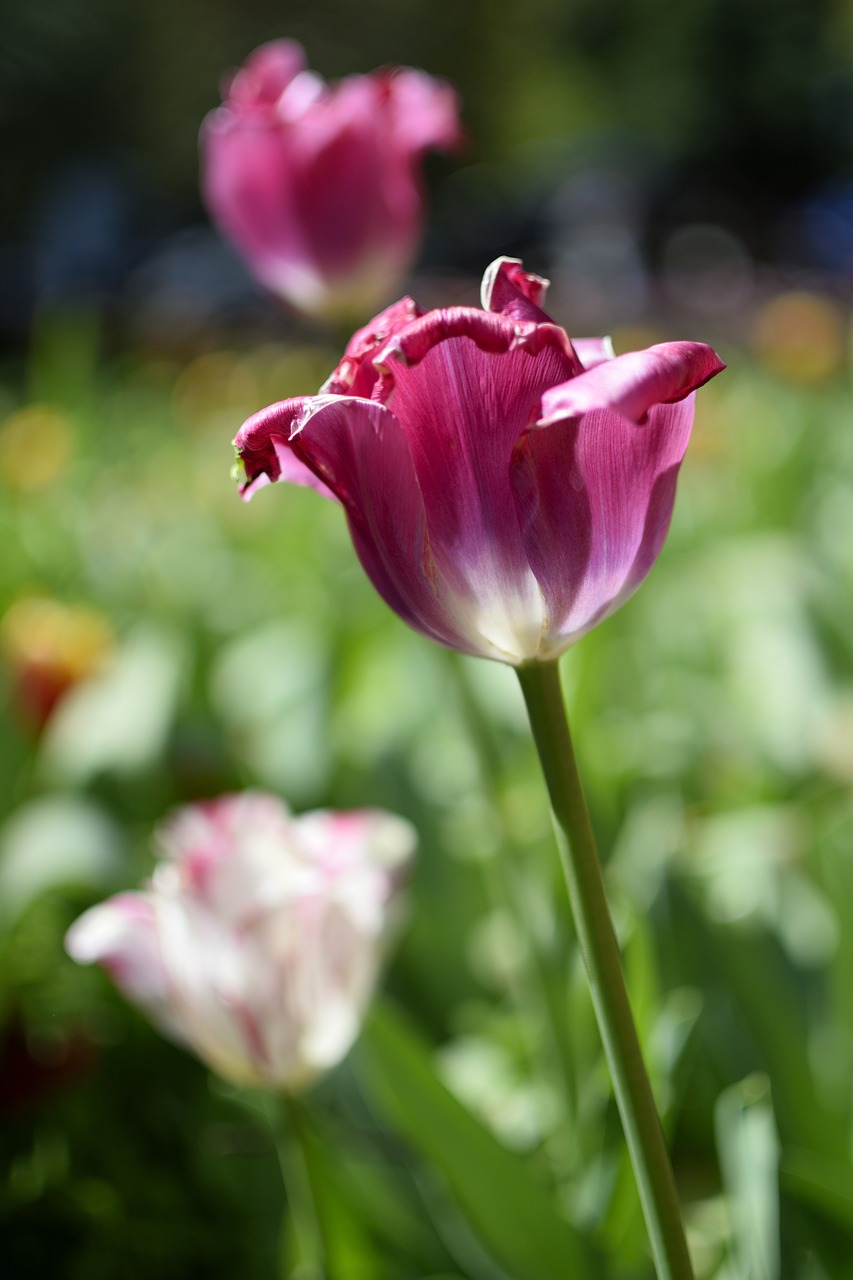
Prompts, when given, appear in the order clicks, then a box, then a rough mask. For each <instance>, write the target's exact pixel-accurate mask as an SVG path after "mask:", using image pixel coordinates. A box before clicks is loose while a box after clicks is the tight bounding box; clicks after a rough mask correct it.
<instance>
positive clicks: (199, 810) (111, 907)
mask: <svg viewBox="0 0 853 1280" xmlns="http://www.w3.org/2000/svg"><path fill="white" fill-rule="evenodd" d="M158 844H159V847H160V853H161V856H162V861H161V862H160V863H159V865H158V866H157V869H156V871H155V873H154V876H153V879H152V881H151V883H150V885H149V886H148V887H147V888H146V889H145V890H144V891H142V892H139V893H122V894H119V895H117V896H116V897H114V898H111V899H109V900H108V901H107V902H104V903H102V904H100V905H99V906H96V907H93V908H92V909H91V910H89V911H87V912H86V913H85V914H84V915H83V916H81V918H80V919H79V920H77V921H76V922H75V923H74V924H73V925H72V927H71V929H70V930H69V931H68V934H67V936H66V947H67V949H68V952H69V954H70V955H71V956H72V957H73V958H74V959H75V960H77V961H79V962H80V963H83V964H90V963H93V962H97V963H99V964H101V965H102V966H103V967H104V968H105V969H106V970H107V971H108V973H109V974H110V976H111V977H112V979H113V980H114V982H115V983H116V985H117V986H118V987H119V988H120V990H121V991H122V992H123V993H124V995H126V996H127V997H128V998H129V999H130V1000H132V1001H134V1002H135V1003H136V1004H137V1005H139V1007H140V1008H141V1009H142V1010H143V1011H144V1012H145V1013H146V1014H147V1015H148V1016H149V1017H150V1018H151V1020H152V1021H153V1022H154V1023H155V1024H156V1025H157V1026H158V1027H159V1028H160V1029H161V1030H163V1031H165V1032H166V1033H167V1034H168V1035H170V1036H172V1037H173V1038H174V1039H176V1040H179V1041H180V1042H182V1043H184V1044H186V1045H188V1046H190V1047H191V1048H192V1049H193V1050H195V1052H196V1053H197V1054H198V1055H199V1056H200V1057H201V1058H203V1059H204V1060H205V1061H206V1062H207V1063H208V1064H209V1065H210V1066H211V1067H213V1069H214V1070H215V1071H217V1072H218V1073H219V1074H220V1075H222V1076H224V1077H225V1078H226V1079H229V1080H232V1081H235V1082H237V1083H241V1084H265V1085H268V1086H272V1087H275V1088H280V1089H283V1090H286V1091H288V1092H291V1091H294V1090H298V1089H300V1088H303V1087H305V1086H306V1085H308V1084H310V1083H311V1081H312V1080H314V1079H315V1078H316V1077H317V1076H318V1075H320V1074H322V1073H323V1072H324V1071H326V1070H328V1069H329V1068H331V1067H333V1066H334V1065H335V1064H336V1063H337V1062H339V1061H340V1059H341V1058H342V1057H343V1056H344V1055H345V1054H346V1052H347V1050H348V1049H349V1047H350V1045H351V1044H352V1042H353V1041H354V1039H355V1037H356V1035H357V1034H358V1030H359V1025H360V1021H361V1017H362V1014H363V1012H364V1009H365V1007H366V1005H367V1002H368V1000H369V999H370V996H371V993H372V991H373V987H374V984H375V982H376V977H377V973H378V969H379V963H380V959H381V952H382V939H383V935H384V932H385V927H386V923H387V919H388V913H389V907H390V905H391V902H392V899H393V898H394V896H395V893H396V891H397V889H398V887H399V882H400V871H401V868H402V866H403V865H404V863H405V862H406V860H407V859H408V858H409V857H410V855H411V854H412V852H413V850H414V845H415V835H414V831H413V830H412V828H411V827H410V826H409V824H408V823H407V822H404V821H403V820H402V819H401V818H396V817H393V816H392V815H391V814H387V813H383V812H381V811H379V810H369V809H366V810H358V811H353V812H349V813H331V812H323V811H317V812H314V813H306V814H303V815H302V816H301V817H298V818H296V817H293V816H292V815H291V814H290V813H289V812H288V810H287V808H286V807H285V805H284V804H283V803H282V801H281V800H280V799H278V797H276V796H273V795H267V794H265V793H262V792H251V791H250V792H245V793H243V794H239V795H231V796H224V797H222V798H220V799H218V800H213V801H210V802H207V803H202V804H196V805H189V806H187V807H186V808H183V809H179V810H178V811H177V812H176V813H175V814H174V815H173V816H172V817H171V818H170V819H168V820H167V821H166V823H165V824H164V825H163V827H162V828H161V829H160V831H159V832H158Z"/></svg>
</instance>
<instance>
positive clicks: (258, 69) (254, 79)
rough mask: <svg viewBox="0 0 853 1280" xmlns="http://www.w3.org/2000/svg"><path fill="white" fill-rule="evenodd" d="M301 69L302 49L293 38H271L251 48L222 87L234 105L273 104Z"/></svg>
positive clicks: (302, 65)
mask: <svg viewBox="0 0 853 1280" xmlns="http://www.w3.org/2000/svg"><path fill="white" fill-rule="evenodd" d="M304 68H305V50H304V49H303V48H302V45H301V44H298V43H297V41H296V40H271V41H270V42H269V43H268V44H262V45H261V46H260V47H259V48H257V49H255V51H254V53H251V54H250V55H249V57H248V58H247V59H246V62H245V64H244V65H243V66H242V67H241V68H240V70H239V71H237V72H235V73H234V75H233V76H232V77H231V79H230V81H229V82H228V83H227V84H226V85H225V86H224V92H223V96H225V95H226V94H227V96H228V98H229V99H230V101H231V102H232V103H234V104H235V105H239V106H241V107H249V106H270V107H271V106H274V105H275V103H276V102H277V101H278V99H279V98H280V97H281V95H282V94H283V93H284V91H285V89H286V88H287V87H288V85H289V84H291V83H292V81H293V80H295V79H296V77H297V76H298V75H299V73H300V72H301V71H303V70H304Z"/></svg>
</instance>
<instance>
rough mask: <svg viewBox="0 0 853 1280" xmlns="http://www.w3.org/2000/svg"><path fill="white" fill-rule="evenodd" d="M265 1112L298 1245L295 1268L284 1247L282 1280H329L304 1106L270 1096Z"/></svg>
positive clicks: (291, 1225) (266, 1100) (290, 1221)
mask: <svg viewBox="0 0 853 1280" xmlns="http://www.w3.org/2000/svg"><path fill="white" fill-rule="evenodd" d="M265 1110H266V1114H267V1120H268V1123H269V1127H270V1132H271V1134H272V1137H273V1142H274V1143H275V1149H276V1154H277V1155H278V1163H279V1168H280V1169H281V1177H282V1181H283V1183H284V1190H285V1195H286V1197H287V1213H288V1217H289V1223H290V1228H291V1230H292V1232H293V1236H294V1239H295V1241H296V1253H297V1256H298V1263H297V1265H296V1267H295V1268H294V1267H293V1266H292V1265H291V1260H290V1259H291V1255H290V1250H289V1249H286V1248H285V1247H284V1243H283V1244H282V1249H281V1255H280V1256H281V1275H282V1280H326V1277H327V1275H328V1260H327V1252H328V1251H327V1249H326V1244H325V1240H324V1231H323V1217H322V1213H321V1211H320V1205H319V1199H318V1196H317V1189H316V1186H315V1183H314V1178H313V1176H312V1167H311V1159H310V1153H309V1150H308V1144H307V1135H306V1132H305V1119H304V1116H303V1114H302V1107H301V1103H300V1102H299V1101H298V1099H296V1098H292V1097H289V1096H288V1095H287V1094H281V1095H276V1096H275V1097H271V1096H267V1097H266V1098H265Z"/></svg>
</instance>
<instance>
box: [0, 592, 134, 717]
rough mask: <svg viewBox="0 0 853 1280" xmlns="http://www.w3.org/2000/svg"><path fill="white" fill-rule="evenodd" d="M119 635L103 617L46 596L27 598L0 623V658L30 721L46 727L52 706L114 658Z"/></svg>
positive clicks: (22, 708)
mask: <svg viewBox="0 0 853 1280" xmlns="http://www.w3.org/2000/svg"><path fill="white" fill-rule="evenodd" d="M114 642H115V637H114V636H113V632H112V629H111V627H110V625H109V623H108V622H107V619H106V618H104V617H103V616H102V615H101V614H99V613H97V612H96V611H95V610H94V609H89V608H87V607H86V606H85V605H65V604H62V603H61V602H60V601H59V600H51V599H50V598H49V597H45V596H24V597H22V598H21V599H20V600H16V601H15V602H14V604H12V605H10V607H9V609H8V610H7V611H6V613H5V614H4V615H3V618H2V620H0V657H2V659H3V660H4V663H5V665H6V666H7V667H8V669H9V672H10V675H11V677H12V688H13V691H14V695H15V699H16V701H17V703H18V705H19V707H20V709H21V712H22V713H23V716H24V718H25V719H26V720H27V722H28V723H29V724H30V725H31V726H32V727H33V728H34V729H35V730H37V731H41V730H42V729H44V727H45V725H46V724H47V722H48V720H49V719H50V717H51V715H52V714H53V711H54V708H55V707H56V706H57V704H58V703H59V702H61V701H62V699H63V698H64V697H65V695H66V693H68V691H69V690H70V689H72V688H73V687H74V686H75V685H77V684H79V683H80V682H81V681H83V680H86V679H88V678H89V677H91V676H94V675H96V674H97V673H98V672H99V671H100V670H102V668H103V667H104V666H105V665H106V663H107V661H108V659H109V658H110V656H111V654H112V651H113V646H114Z"/></svg>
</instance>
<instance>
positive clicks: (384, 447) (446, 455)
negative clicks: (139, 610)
mask: <svg viewBox="0 0 853 1280" xmlns="http://www.w3.org/2000/svg"><path fill="white" fill-rule="evenodd" d="M546 287H547V281H545V280H542V279H540V278H539V277H538V276H534V275H528V274H526V273H525V272H524V270H523V268H522V266H521V264H520V263H519V262H518V261H517V260H515V259H512V258H501V259H499V260H498V261H497V262H495V263H493V264H492V266H491V267H489V269H488V271H487V272H486V275H485V277H484V280H483V306H484V308H485V309H484V310H483V311H479V310H477V309H476V308H473V307H450V308H448V309H446V310H439V311H430V312H427V313H426V314H425V315H424V314H422V313H421V312H420V311H419V309H418V307H417V306H416V305H415V303H413V302H412V301H411V300H410V299H404V300H403V301H402V302H398V303H396V304H395V305H394V306H393V307H390V308H389V309H388V310H387V311H385V312H383V313H382V314H381V315H379V316H377V317H376V319H375V320H374V321H373V322H372V323H371V324H370V325H368V326H367V327H366V328H365V329H362V330H361V331H360V332H359V333H357V334H356V335H355V337H354V338H352V340H351V341H350V344H349V346H348V347H347V350H346V353H345V355H344V358H343V360H342V362H341V364H340V365H339V366H338V368H337V370H336V371H335V373H333V374H332V376H331V378H330V379H329V381H328V382H327V383H326V386H325V387H324V388H323V391H322V393H321V394H320V395H317V396H302V397H299V398H298V399H294V400H284V401H282V402H281V403H279V404H274V405H272V406H271V407H270V408H268V409H264V410H263V411H262V412H261V413H257V414H255V415H254V417H252V418H250V419H249V420H248V422H246V423H245V424H244V425H243V427H242V428H241V430H240V432H239V434H238V436H237V439H236V441H235V444H236V446H237V449H238V451H239V453H240V455H241V458H242V463H243V466H244V468H245V474H246V482H245V484H244V486H243V493H244V495H245V496H246V497H248V496H250V495H251V494H252V493H253V492H254V491H255V490H256V489H257V488H258V487H259V486H261V485H263V484H266V483H268V482H269V481H271V480H290V481H294V482H295V483H298V484H310V485H313V487H315V488H317V489H318V490H320V491H321V492H323V493H324V494H325V495H326V496H327V497H333V498H336V499H337V500H338V501H339V502H340V503H341V504H342V505H343V507H344V510H345V511H346V514H347V519H348V521H349V527H350V533H351V535H352V539H353V543H354V545H355V549H356V552H357V554H358V556H359V558H360V560H361V562H362V565H363V566H364V568H365V570H366V571H367V574H368V576H369V577H370V579H371V581H372V583H373V585H374V586H375V587H376V589H377V591H378V592H379V594H380V595H381V596H382V597H383V599H384V600H385V601H386V602H387V603H388V604H389V605H390V606H391V608H392V609H394V610H396V612H397V613H398V614H399V615H400V617H401V618H403V619H404V620H405V621H406V622H408V623H409V624H410V626H412V627H414V628H415V629H416V630H417V631H420V632H422V633H423V634H424V635H427V636H431V637H432V638H433V639H434V640H438V641H439V642H440V643H441V644H444V645H447V646H449V647H450V648H452V649H458V650H460V651H461V652H463V653H470V654H476V655H479V656H480V657H486V658H495V659H497V660H499V661H501V662H508V663H511V664H512V665H514V666H521V665H523V664H524V663H527V662H531V661H548V660H550V659H553V658H555V657H557V656H558V655H559V654H560V653H562V652H563V651H564V650H565V649H567V648H568V647H569V646H570V645H572V644H574V642H575V641H576V640H578V639H579V638H580V637H581V636H582V635H584V634H585V632H587V631H589V630H590V629H591V628H592V627H594V626H595V625H596V624H597V623H598V622H601V620H602V619H603V618H606V617H607V616H608V615H609V614H611V613H613V612H614V610H615V609H618V608H619V606H620V605H621V604H622V603H623V602H624V601H625V600H627V599H628V597H629V596H630V595H631V594H632V592H634V591H635V590H636V589H637V587H638V586H639V585H640V583H641V582H642V581H643V579H644V578H645V577H646V575H647V574H648V572H649V570H650V569H651V567H652V565H653V564H654V562H655V560H656V558H657V556H658V553H659V552H660V550H661V546H662V545H663V541H664V538H665V536H666V532H667V529H668V527H669V522H670V518H671V515H672V508H673V502H674V498H675V483H676V477H677V475H678V469H679V466H680V464H681V460H682V458H683V456H684V451H685V449H686V447H687V442H688V438H689V436H690V428H691V425H692V421H693V400H694V397H693V394H692V393H693V392H694V391H695V389H696V388H697V387H700V386H702V384H703V383H705V382H707V381H708V379H709V378H712V377H713V376H714V375H715V374H717V373H719V372H720V370H721V369H723V368H724V365H723V364H722V362H721V361H720V359H719V358H718V357H717V356H716V355H715V353H714V352H713V351H712V350H711V348H710V347H706V346H704V345H702V344H701V343H698V342H666V343H662V344H660V345H659V346H654V347H649V348H648V349H647V350H645V351H636V352H632V353H630V354H629V355H622V356H616V357H614V356H613V353H612V348H610V346H609V343H608V342H607V341H606V340H602V339H587V340H581V341H579V342H577V343H575V344H572V342H571V341H570V340H569V338H568V336H567V335H566V333H565V332H564V330H562V329H560V328H558V326H557V325H556V324H554V323H553V321H552V320H550V319H549V317H548V316H547V315H546V314H545V312H544V311H542V310H541V309H540V305H539V304H540V303H541V302H542V301H543V300H544V294H545V289H546Z"/></svg>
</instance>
